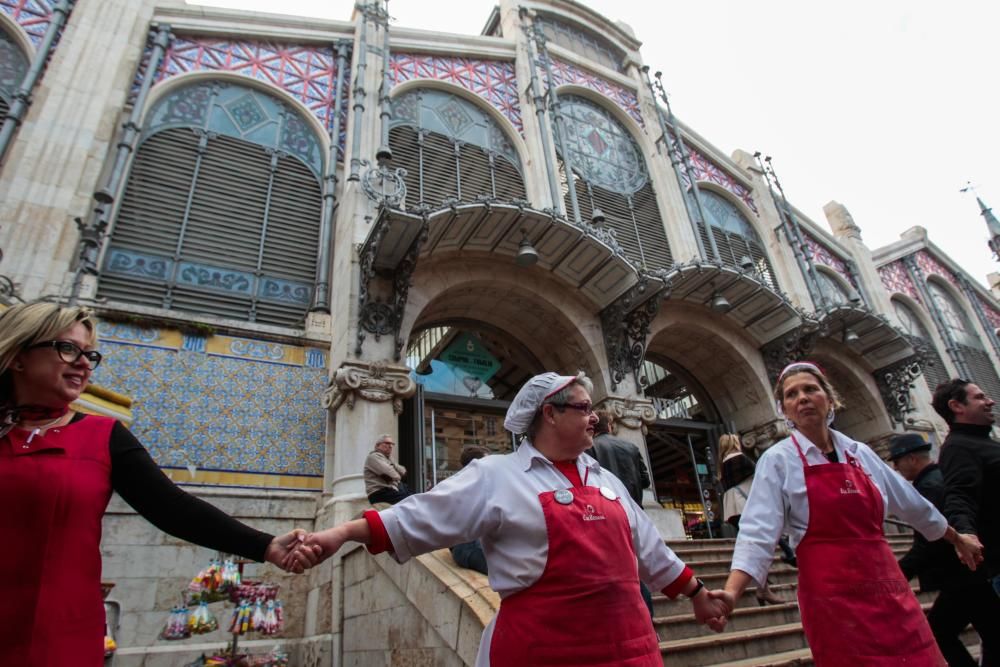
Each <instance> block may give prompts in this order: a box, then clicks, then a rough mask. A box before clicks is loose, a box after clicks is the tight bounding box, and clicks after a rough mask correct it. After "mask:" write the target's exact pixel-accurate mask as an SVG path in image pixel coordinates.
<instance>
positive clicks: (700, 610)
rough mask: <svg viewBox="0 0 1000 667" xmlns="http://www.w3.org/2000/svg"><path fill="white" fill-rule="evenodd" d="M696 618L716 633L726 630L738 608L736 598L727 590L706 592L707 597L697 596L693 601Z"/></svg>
mask: <svg viewBox="0 0 1000 667" xmlns="http://www.w3.org/2000/svg"><path fill="white" fill-rule="evenodd" d="M691 606H693V607H694V617H695V620H697V621H698V622H699V623H701V624H704V625H707V626H708V627H709V628H711V629H712V630H715V631H716V632H722V631H723V630H725V629H726V622H727V621H728V620H729V617H730V616H731V615H732V613H733V609H735V608H736V597H735V596H734V595H733V594H732V593H730V592H729V591H727V590H724V589H721V588H720V589H716V590H706V591H705V595H696V596H695V598H694V599H693V600H691Z"/></svg>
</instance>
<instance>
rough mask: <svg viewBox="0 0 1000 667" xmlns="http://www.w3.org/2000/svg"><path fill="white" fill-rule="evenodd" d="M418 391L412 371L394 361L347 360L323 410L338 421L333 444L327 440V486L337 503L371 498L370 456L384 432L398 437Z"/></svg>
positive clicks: (333, 379) (325, 396) (331, 385)
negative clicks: (406, 404)
mask: <svg viewBox="0 0 1000 667" xmlns="http://www.w3.org/2000/svg"><path fill="white" fill-rule="evenodd" d="M416 389H417V385H416V383H415V382H414V381H413V378H411V377H410V369H408V368H407V367H406V366H402V365H398V364H393V363H390V362H381V361H376V362H372V363H367V362H363V361H345V362H344V363H343V364H341V366H340V367H339V368H338V369H337V370H336V371H334V373H333V376H332V377H331V379H330V383H329V385H328V386H327V388H326V390H325V391H324V392H323V407H325V408H326V409H327V410H329V411H330V413H331V414H332V415H333V417H334V422H335V423H334V428H333V430H332V433H333V439H332V442H330V441H329V440H328V442H327V449H328V452H327V457H326V460H327V461H328V462H329V463H328V465H327V466H326V470H325V473H324V479H323V488H324V490H325V491H327V492H331V493H332V494H333V496H334V498H333V499H334V500H341V499H342V500H360V499H363V498H364V497H365V486H364V479H363V476H362V471H363V468H364V463H365V457H366V456H367V455H368V452H369V451H371V449H372V447H373V446H374V444H375V438H377V437H378V436H379V435H380V434H382V433H391V434H393V435H394V436H395V435H396V432H397V418H398V417H399V414H400V413H401V412H402V411H403V399H405V398H409V397H410V396H412V395H413V393H414V392H415V391H416ZM331 447H332V450H333V451H332V457H331V456H330V451H329V450H330V448H331ZM331 458H332V461H331Z"/></svg>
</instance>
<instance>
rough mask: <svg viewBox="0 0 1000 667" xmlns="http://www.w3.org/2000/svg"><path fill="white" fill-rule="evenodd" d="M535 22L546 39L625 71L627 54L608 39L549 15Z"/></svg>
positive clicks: (590, 58) (617, 70)
mask: <svg viewBox="0 0 1000 667" xmlns="http://www.w3.org/2000/svg"><path fill="white" fill-rule="evenodd" d="M535 22H536V24H537V25H539V26H540V27H541V29H542V32H543V33H544V34H545V37H546V38H548V39H549V40H551V41H552V42H553V43H555V44H558V45H559V46H561V47H563V48H564V49H567V50H569V51H572V52H573V53H575V54H576V55H578V56H583V57H584V58H587V59H588V60H592V61H594V62H596V63H598V64H600V65H603V66H604V67H607V68H609V69H613V70H615V71H616V72H624V71H625V66H624V62H625V53H624V52H623V51H622V50H621V49H619V48H618V47H616V46H615V45H613V44H612V43H611V42H609V41H608V40H607V39H605V38H603V37H601V36H599V35H597V34H595V33H593V32H591V31H590V30H587V29H586V28H582V27H578V26H575V25H572V24H570V23H567V22H565V21H562V20H560V19H558V18H556V17H554V16H551V15H547V14H539V15H538V18H536V19H535Z"/></svg>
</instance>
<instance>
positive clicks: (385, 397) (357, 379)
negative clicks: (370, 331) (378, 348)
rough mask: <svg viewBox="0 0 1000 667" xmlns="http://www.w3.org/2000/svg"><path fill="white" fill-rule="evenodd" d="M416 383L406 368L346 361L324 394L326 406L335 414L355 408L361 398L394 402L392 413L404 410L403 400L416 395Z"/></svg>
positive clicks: (375, 401)
mask: <svg viewBox="0 0 1000 667" xmlns="http://www.w3.org/2000/svg"><path fill="white" fill-rule="evenodd" d="M416 390H417V384H416V382H414V381H413V378H411V377H410V369H409V368H407V367H406V366H401V365H397V364H391V363H388V362H383V361H377V362H374V363H371V364H368V363H364V362H360V361H345V362H344V363H343V365H342V366H341V367H340V368H338V369H337V370H336V372H335V373H334V374H333V378H332V379H331V380H330V384H329V385H327V387H326V390H325V391H324V392H323V407H324V408H326V409H327V410H330V411H331V412H336V411H337V410H339V409H340V406H341V405H344V404H346V405H347V407H349V408H351V409H353V408H354V401H356V400H357V398H358V397H361V398H362V399H363V400H366V401H371V402H372V403H386V402H388V401H392V411H393V412H394V413H396V414H397V415H398V414H400V413H401V412H402V411H403V399H404V398H409V397H410V396H413V394H414V392H415V391H416Z"/></svg>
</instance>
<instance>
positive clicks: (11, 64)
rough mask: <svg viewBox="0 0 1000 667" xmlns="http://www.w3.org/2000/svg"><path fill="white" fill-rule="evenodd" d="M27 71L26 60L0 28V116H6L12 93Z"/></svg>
mask: <svg viewBox="0 0 1000 667" xmlns="http://www.w3.org/2000/svg"><path fill="white" fill-rule="evenodd" d="M27 71H28V58H27V56H25V55H24V52H23V51H21V47H20V46H18V45H17V44H16V43H15V42H14V40H13V39H12V38H11V36H10V35H8V34H7V32H6V31H4V30H3V28H0V114H6V113H7V110H8V109H9V108H10V104H11V102H12V101H13V99H14V93H15V92H17V88H18V86H20V85H21V82H22V81H23V80H24V74H25V72H27Z"/></svg>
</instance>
